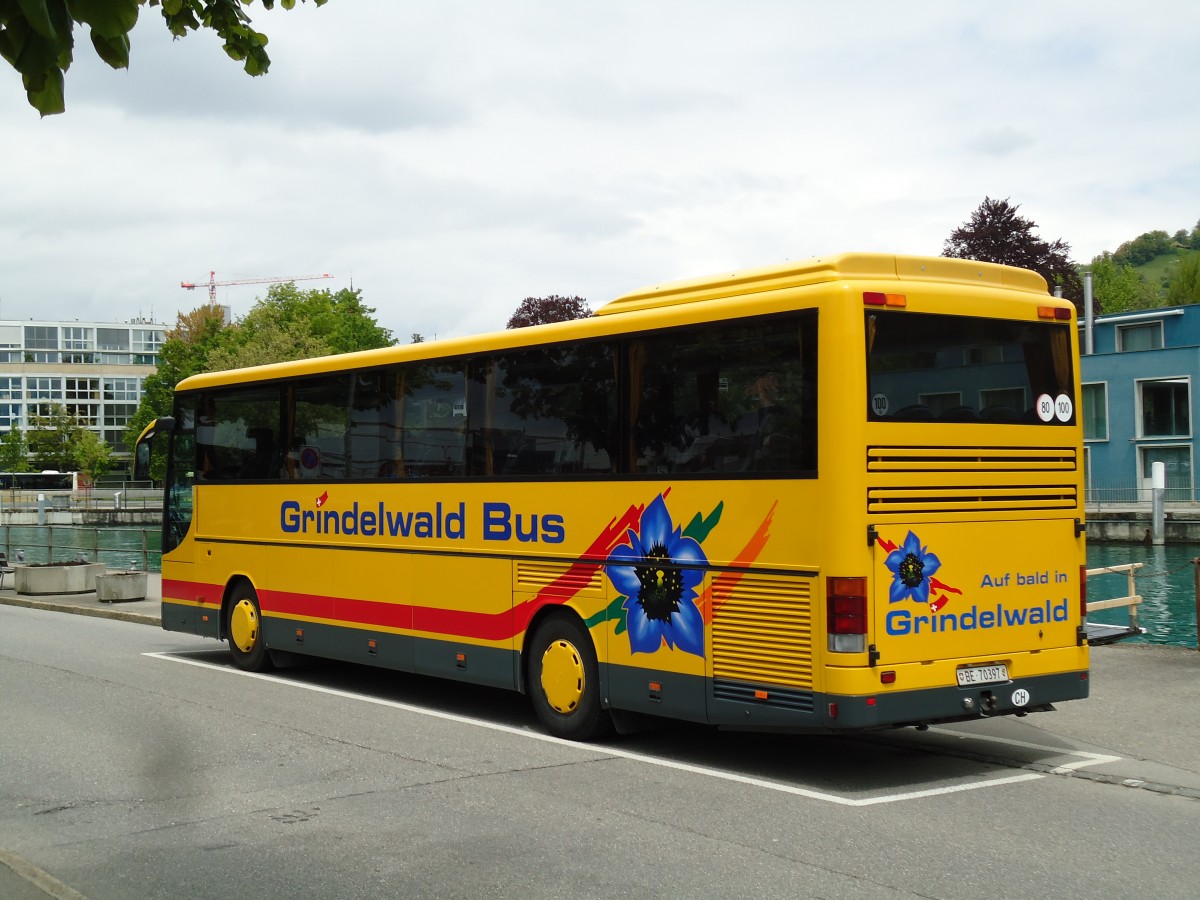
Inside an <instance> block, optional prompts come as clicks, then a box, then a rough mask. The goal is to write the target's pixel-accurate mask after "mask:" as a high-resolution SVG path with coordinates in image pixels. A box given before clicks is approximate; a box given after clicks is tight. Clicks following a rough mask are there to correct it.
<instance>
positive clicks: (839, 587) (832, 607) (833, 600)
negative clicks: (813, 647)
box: [825, 576, 867, 653]
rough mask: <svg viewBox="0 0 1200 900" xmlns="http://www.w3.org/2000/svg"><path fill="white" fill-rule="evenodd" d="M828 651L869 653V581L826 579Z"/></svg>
mask: <svg viewBox="0 0 1200 900" xmlns="http://www.w3.org/2000/svg"><path fill="white" fill-rule="evenodd" d="M825 605H826V610H827V612H828V628H827V630H828V632H829V649H830V651H832V652H834V653H862V652H863V651H864V650H866V649H867V579H865V578H842V577H837V576H831V577H829V578H826V579H825Z"/></svg>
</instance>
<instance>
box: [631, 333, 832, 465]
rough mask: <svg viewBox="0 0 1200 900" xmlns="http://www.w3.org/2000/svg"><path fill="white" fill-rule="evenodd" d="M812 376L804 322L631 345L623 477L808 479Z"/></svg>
mask: <svg viewBox="0 0 1200 900" xmlns="http://www.w3.org/2000/svg"><path fill="white" fill-rule="evenodd" d="M816 372H817V344H816V316H815V315H814V314H807V315H803V316H799V317H788V318H780V319H771V320H760V321H755V322H741V323H728V322H726V323H720V324H715V325H709V326H704V327H702V328H689V329H679V330H673V331H670V332H663V333H659V334H656V335H652V336H649V337H647V338H645V339H641V340H635V341H632V342H631V343H630V349H629V382H630V401H629V403H630V409H629V416H630V422H631V423H632V428H631V431H632V441H633V446H632V456H633V459H632V460H631V466H632V468H633V470H634V471H636V472H645V473H672V472H712V473H717V472H721V473H733V472H759V473H783V472H802V471H810V470H815V469H816V464H817V460H816V452H817V443H816V421H817V420H816Z"/></svg>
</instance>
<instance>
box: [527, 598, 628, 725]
mask: <svg viewBox="0 0 1200 900" xmlns="http://www.w3.org/2000/svg"><path fill="white" fill-rule="evenodd" d="M529 650H530V653H529V695H530V697H531V699H532V700H533V710H534V712H535V713H537V717H538V719H539V720H540V721H541V723H542V725H544V726H545V727H546V730H547V731H549V732H550V733H551V734H553V735H554V736H555V737H560V738H566V739H567V740H572V741H588V740H593V739H594V738H597V737H600V736H601V735H603V734H606V733H607V732H609V731H611V730H612V719H611V718H610V717H609V715H608V713H607V712H606V711H605V710H604V709H603V708H601V706H600V674H599V673H600V668H599V666H598V665H597V664H596V649H595V647H593V646H592V639H591V636H590V635H589V634H588V633H587V631H586V630H585V629H584V628H583V626H582V625H581V624H580V623H579V622H577V621H575V620H574V619H571V618H567V617H565V616H554V617H552V618H550V619H547V620H546V621H545V622H543V623H542V624H541V625H539V626H538V629H537V631H535V632H534V634H533V640H532V641H531V642H530V645H529Z"/></svg>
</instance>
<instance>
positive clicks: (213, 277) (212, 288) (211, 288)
mask: <svg viewBox="0 0 1200 900" xmlns="http://www.w3.org/2000/svg"><path fill="white" fill-rule="evenodd" d="M332 277H333V276H332V275H330V274H329V273H328V272H325V273H324V274H323V275H279V276H277V277H275V278H235V279H234V280H232V281H217V273H216V272H209V273H208V281H207V282H204V283H202V284H196V283H195V282H194V281H181V282H179V286H180V287H181V288H184V289H185V290H189V291H194V290H195V289H196V288H198V287H207V288H208V302H209V303H211V304H213V305H214V306H215V305H216V303H217V288H219V287H225V286H226V285H230V284H279V283H281V282H285V281H315V280H317V279H319V278H332Z"/></svg>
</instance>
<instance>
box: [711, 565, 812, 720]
mask: <svg viewBox="0 0 1200 900" xmlns="http://www.w3.org/2000/svg"><path fill="white" fill-rule="evenodd" d="M810 587H811V582H810V581H809V580H807V579H791V578H759V577H746V578H742V579H741V580H739V581H738V582H737V584H736V585H734V586H733V588H732V589H730V591H729V593H728V594H727V595H725V596H724V597H715V596H714V601H713V621H712V641H713V678H714V681H721V680H734V681H737V682H741V683H743V684H745V683H746V682H749V683H751V684H766V685H785V686H789V687H797V688H811V687H812V607H811V597H810V593H811V591H810ZM750 690H751V693H753V688H751V689H750ZM781 696H782V695H781ZM740 699H745V698H740ZM751 699H753V698H751ZM768 699H769V698H768Z"/></svg>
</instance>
